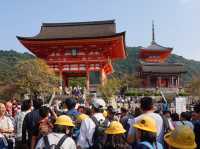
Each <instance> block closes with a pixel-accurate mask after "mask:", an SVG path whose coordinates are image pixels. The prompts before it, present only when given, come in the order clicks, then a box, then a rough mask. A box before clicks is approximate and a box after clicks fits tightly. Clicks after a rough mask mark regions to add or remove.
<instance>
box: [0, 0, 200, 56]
mask: <svg viewBox="0 0 200 149" xmlns="http://www.w3.org/2000/svg"><path fill="white" fill-rule="evenodd" d="M109 19H115V20H116V24H117V31H118V32H122V31H126V45H127V46H148V45H149V43H150V41H151V22H152V20H154V21H155V34H156V41H157V43H159V44H161V45H163V46H169V47H173V48H174V51H173V53H176V54H178V55H182V56H184V57H186V58H189V59H195V60H200V42H199V41H200V0H1V3H0V24H1V25H0V26H1V28H0V49H3V50H10V49H14V50H16V51H19V52H28V50H27V49H26V48H24V47H23V46H22V45H21V44H20V43H19V42H18V40H17V39H16V35H19V36H34V35H36V34H37V33H39V31H40V26H41V24H42V23H43V22H76V21H95V20H109Z"/></svg>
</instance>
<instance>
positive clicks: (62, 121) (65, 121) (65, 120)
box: [54, 115, 75, 126]
mask: <svg viewBox="0 0 200 149" xmlns="http://www.w3.org/2000/svg"><path fill="white" fill-rule="evenodd" d="M54 124H56V125H64V126H75V125H74V124H73V122H72V119H71V118H70V117H69V116H67V115H61V116H59V117H57V118H56V122H55V123H54Z"/></svg>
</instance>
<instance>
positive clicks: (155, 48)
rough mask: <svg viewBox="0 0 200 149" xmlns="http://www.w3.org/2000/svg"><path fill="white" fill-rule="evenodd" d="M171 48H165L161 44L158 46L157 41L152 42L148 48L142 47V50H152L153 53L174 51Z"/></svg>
mask: <svg viewBox="0 0 200 149" xmlns="http://www.w3.org/2000/svg"><path fill="white" fill-rule="evenodd" d="M172 49H173V48H171V47H164V46H161V45H159V44H157V43H156V42H155V41H152V42H151V44H150V45H149V46H148V47H142V48H141V50H152V51H166V50H170V51H171V50H172Z"/></svg>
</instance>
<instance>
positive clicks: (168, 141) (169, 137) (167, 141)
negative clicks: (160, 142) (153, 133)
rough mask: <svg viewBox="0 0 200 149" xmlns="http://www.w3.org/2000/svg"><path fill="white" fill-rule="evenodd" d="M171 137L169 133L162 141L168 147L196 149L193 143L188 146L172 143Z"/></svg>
mask: <svg viewBox="0 0 200 149" xmlns="http://www.w3.org/2000/svg"><path fill="white" fill-rule="evenodd" d="M171 135H172V132H169V133H167V134H166V135H165V136H164V140H165V142H166V143H167V144H168V145H169V146H172V147H175V148H181V149H195V148H196V147H197V145H196V143H195V142H194V144H193V145H189V146H187V145H185V144H177V143H175V142H174V139H173V138H172V137H171Z"/></svg>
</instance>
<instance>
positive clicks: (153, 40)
mask: <svg viewBox="0 0 200 149" xmlns="http://www.w3.org/2000/svg"><path fill="white" fill-rule="evenodd" d="M151 43H152V44H153V43H155V33H154V21H153V20H152V42H151Z"/></svg>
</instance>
